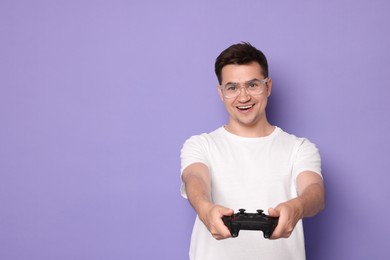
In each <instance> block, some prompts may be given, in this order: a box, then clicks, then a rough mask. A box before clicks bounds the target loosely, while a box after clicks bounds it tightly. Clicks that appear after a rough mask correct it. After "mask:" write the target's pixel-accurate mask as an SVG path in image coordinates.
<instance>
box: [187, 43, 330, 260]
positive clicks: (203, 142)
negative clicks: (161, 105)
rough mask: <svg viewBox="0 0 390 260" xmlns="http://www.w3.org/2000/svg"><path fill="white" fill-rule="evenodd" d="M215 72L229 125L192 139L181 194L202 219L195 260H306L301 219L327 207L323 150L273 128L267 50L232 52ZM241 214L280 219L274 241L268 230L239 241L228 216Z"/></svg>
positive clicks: (243, 46) (241, 47)
mask: <svg viewBox="0 0 390 260" xmlns="http://www.w3.org/2000/svg"><path fill="white" fill-rule="evenodd" d="M215 72H216V75H217V78H218V82H219V86H218V92H219V95H220V97H221V100H222V102H223V103H224V105H225V108H226V110H227V112H228V113H229V122H228V124H227V125H225V126H223V127H220V128H218V129H217V130H215V131H213V132H211V133H208V134H201V135H197V136H192V137H191V138H190V139H188V140H187V141H186V142H185V144H184V146H183V149H182V151H181V163H182V168H181V174H182V175H181V177H182V187H181V192H182V195H183V196H184V197H185V198H188V200H189V202H190V203H191V205H192V207H193V208H194V210H195V211H196V213H197V218H196V220H195V224H194V229H193V233H192V238H191V246H190V259H192V260H208V259H210V260H217V259H218V260H219V259H224V260H229V259H235V260H237V259H268V260H269V259H273V260H274V259H275V260H276V259H280V260H286V259H288V260H294V259H299V260H302V259H305V248H304V234H303V226H302V221H301V219H302V218H304V217H310V216H314V215H316V214H317V213H318V212H320V211H321V210H322V209H323V208H324V206H325V192H324V185H323V180H322V176H321V159H320V155H319V153H318V149H317V148H316V146H315V145H314V144H313V143H311V142H309V141H308V140H307V139H305V138H298V137H296V136H294V135H290V134H288V133H286V132H284V131H283V130H282V129H280V128H279V127H277V126H273V125H271V124H270V123H269V122H268V120H267V116H266V111H265V108H266V106H267V100H268V97H269V96H270V95H271V90H272V80H271V78H270V77H269V76H268V63H267V60H266V57H265V56H264V54H263V53H262V52H261V51H259V50H257V49H256V48H255V47H253V46H251V45H250V44H249V43H240V44H235V45H232V46H230V47H229V48H227V49H226V50H224V51H223V52H222V53H221V54H220V55H219V56H218V58H217V60H216V63H215ZM240 208H244V209H246V211H247V212H256V210H257V209H264V210H267V209H268V214H269V215H271V216H275V217H279V223H278V225H277V227H276V228H275V230H274V232H273V234H272V237H271V239H264V238H263V236H262V234H261V231H241V232H240V234H239V236H238V237H237V238H231V235H230V232H229V230H228V228H227V227H226V226H225V225H224V223H223V221H222V217H223V216H230V215H232V214H233V213H234V211H237V210H238V209H240Z"/></svg>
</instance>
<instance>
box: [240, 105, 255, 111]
mask: <svg viewBox="0 0 390 260" xmlns="http://www.w3.org/2000/svg"><path fill="white" fill-rule="evenodd" d="M253 106H254V105H249V106H237V108H238V109H239V110H248V109H251V108H252V107H253Z"/></svg>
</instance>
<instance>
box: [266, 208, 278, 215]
mask: <svg viewBox="0 0 390 260" xmlns="http://www.w3.org/2000/svg"><path fill="white" fill-rule="evenodd" d="M268 214H269V215H270V216H271V217H279V215H280V213H279V211H277V210H276V209H274V208H269V209H268Z"/></svg>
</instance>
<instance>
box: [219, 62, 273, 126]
mask: <svg viewBox="0 0 390 260" xmlns="http://www.w3.org/2000/svg"><path fill="white" fill-rule="evenodd" d="M221 75H222V84H221V85H222V86H225V85H226V84H232V83H233V84H237V85H238V84H239V85H240V86H241V91H240V94H239V95H238V96H237V97H234V98H226V97H225V95H224V93H223V91H222V90H221V88H220V87H218V91H219V95H220V97H221V100H222V101H223V103H224V105H225V107H226V110H227V112H228V113H229V125H228V126H229V127H230V128H231V129H235V130H236V131H239V129H242V128H243V127H244V128H251V127H254V126H262V124H264V126H265V125H266V124H267V123H268V122H267V118H266V114H265V108H266V106H267V100H268V97H269V96H270V94H271V87H272V81H271V79H270V78H269V79H268V82H267V83H265V84H266V85H265V86H264V91H263V92H262V93H261V94H252V95H251V94H249V93H248V91H247V90H246V88H245V87H243V86H246V85H247V84H249V83H250V82H253V80H262V79H264V76H263V75H262V73H261V67H260V65H259V64H258V63H257V62H252V63H249V64H245V65H236V64H229V65H226V66H224V67H223V68H222V73H221Z"/></svg>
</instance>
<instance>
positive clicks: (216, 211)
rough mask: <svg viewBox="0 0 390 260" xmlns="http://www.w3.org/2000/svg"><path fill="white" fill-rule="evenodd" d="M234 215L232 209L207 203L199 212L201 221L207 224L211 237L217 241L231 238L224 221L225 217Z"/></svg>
mask: <svg viewBox="0 0 390 260" xmlns="http://www.w3.org/2000/svg"><path fill="white" fill-rule="evenodd" d="M233 214H234V211H233V210H232V209H228V208H225V207H223V206H219V205H215V204H212V203H207V205H204V206H203V207H202V209H201V210H200V212H199V218H200V220H201V221H202V222H203V223H204V224H205V226H206V227H207V229H208V230H209V231H210V233H211V235H212V236H213V237H214V238H215V239H217V240H221V239H226V238H229V237H231V234H230V231H229V229H228V228H227V227H226V226H225V224H224V223H223V221H222V217H223V216H231V215H233Z"/></svg>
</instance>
